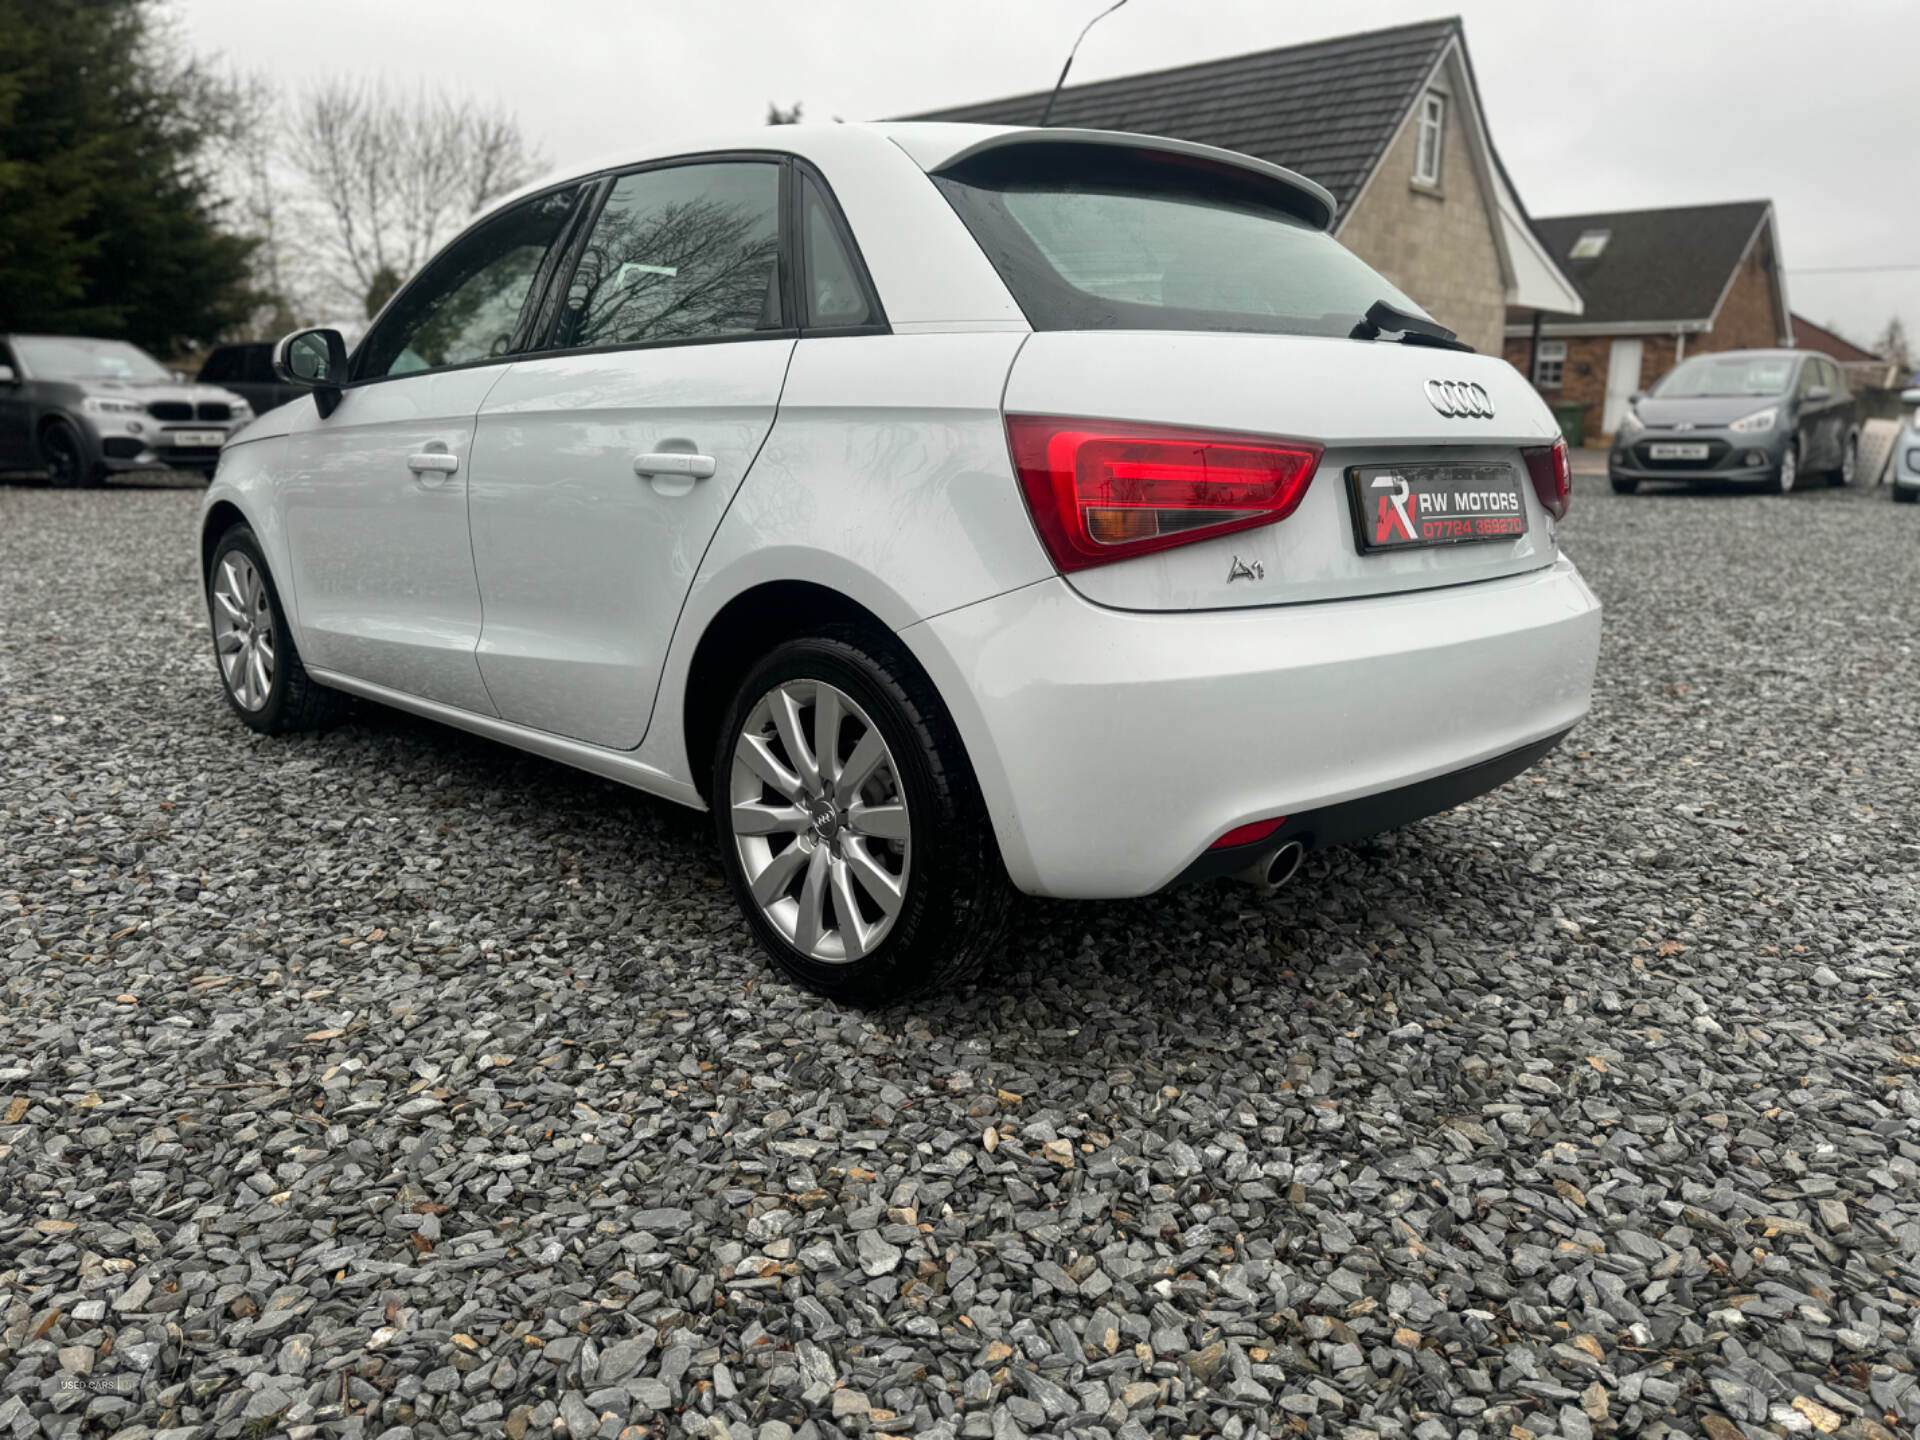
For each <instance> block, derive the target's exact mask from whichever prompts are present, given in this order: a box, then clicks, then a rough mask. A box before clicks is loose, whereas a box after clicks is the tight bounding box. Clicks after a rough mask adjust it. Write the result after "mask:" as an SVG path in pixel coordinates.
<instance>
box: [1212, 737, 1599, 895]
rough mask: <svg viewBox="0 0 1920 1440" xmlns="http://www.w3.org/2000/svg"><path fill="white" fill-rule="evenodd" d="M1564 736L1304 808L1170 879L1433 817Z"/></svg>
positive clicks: (1514, 771)
mask: <svg viewBox="0 0 1920 1440" xmlns="http://www.w3.org/2000/svg"><path fill="white" fill-rule="evenodd" d="M1566 738H1567V734H1566V731H1564V730H1563V731H1561V732H1560V733H1559V734H1558V735H1549V736H1548V737H1547V738H1546V739H1544V740H1536V741H1534V742H1533V743H1532V744H1531V745H1522V746H1521V747H1520V748H1519V749H1518V750H1509V751H1508V752H1507V753H1506V754H1504V755H1496V756H1494V757H1493V759H1491V760H1483V761H1481V762H1480V763H1479V764H1478V765H1469V766H1467V767H1466V769H1464V770H1455V771H1453V772H1452V773H1451V774H1447V775H1436V776H1434V777H1433V778H1432V779H1431V780H1418V781H1415V782H1414V783H1413V784H1411V785H1402V786H1401V787H1400V788H1399V789H1397V790H1383V791H1381V792H1380V793H1379V794H1378V795H1363V796H1361V797H1360V798H1359V799H1358V800H1343V801H1342V802H1341V803H1340V804H1338V805H1329V806H1327V807H1326V808H1325V809H1321V810H1309V811H1307V812H1306V813H1305V814H1304V815H1289V816H1288V817H1287V820H1286V823H1285V824H1284V825H1282V826H1281V827H1280V828H1279V829H1278V830H1276V831H1274V832H1273V833H1272V834H1271V835H1268V836H1266V837H1264V838H1262V839H1260V840H1256V841H1255V842H1254V843H1253V844H1251V845H1230V846H1226V847H1224V848H1222V849H1219V850H1207V851H1203V852H1202V853H1201V856H1200V858H1199V859H1198V860H1196V861H1194V862H1193V863H1192V864H1191V865H1189V866H1188V867H1187V868H1186V869H1185V870H1183V871H1182V872H1181V873H1180V878H1179V879H1178V880H1176V881H1175V882H1174V883H1175V884H1176V885H1186V884H1190V883H1193V882H1195V881H1200V880H1218V879H1220V878H1221V877H1223V876H1227V875H1238V874H1239V873H1240V872H1241V871H1243V870H1245V869H1247V868H1248V867H1249V866H1251V865H1253V864H1255V863H1256V862H1258V861H1260V860H1263V859H1264V858H1266V857H1267V856H1269V855H1271V854H1273V852H1274V851H1275V850H1277V849H1279V848H1280V847H1281V846H1282V845H1285V844H1287V843H1289V842H1293V843H1297V844H1298V845H1300V847H1301V848H1302V849H1305V850H1321V849H1324V848H1325V847H1327V846H1329V845H1345V844H1349V843H1351V842H1352V841H1355V840H1364V839H1366V837H1367V836H1369V835H1377V834H1379V833H1380V832H1381V831H1382V830H1397V829H1399V828H1400V827H1401V826H1402V825H1411V824H1412V823H1413V822H1414V821H1416V820H1423V819H1425V818H1426V817H1427V816H1429V815H1438V814H1439V813H1440V812H1441V811H1442V810H1451V809H1452V808H1453V807H1454V806H1456V805H1464V804H1466V802H1467V801H1469V800H1472V799H1474V798H1475V797H1477V796H1480V795H1484V794H1486V793H1487V792H1488V791H1489V790H1497V789H1498V788H1499V787H1500V786H1502V785H1504V784H1506V783H1507V781H1509V780H1511V779H1513V777H1514V776H1516V775H1518V774H1519V773H1520V772H1521V771H1523V770H1525V769H1526V768H1527V767H1528V766H1529V765H1531V764H1533V762H1534V761H1536V760H1538V759H1539V758H1540V757H1541V756H1542V755H1545V754H1547V753H1548V752H1550V751H1551V750H1553V749H1554V747H1555V746H1557V745H1558V744H1559V743H1560V742H1561V741H1562V740H1564V739H1566Z"/></svg>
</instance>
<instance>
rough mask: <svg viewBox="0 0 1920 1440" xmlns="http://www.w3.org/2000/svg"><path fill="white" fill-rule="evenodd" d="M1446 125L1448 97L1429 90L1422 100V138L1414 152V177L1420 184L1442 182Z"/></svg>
mask: <svg viewBox="0 0 1920 1440" xmlns="http://www.w3.org/2000/svg"><path fill="white" fill-rule="evenodd" d="M1446 125H1447V97H1446V96H1444V95H1442V94H1440V93H1439V92H1438V91H1434V90H1429V91H1428V92H1427V93H1426V94H1425V95H1424V96H1423V97H1422V98H1421V101H1420V139H1419V144H1418V146H1417V147H1416V148H1415V150H1414V154H1413V178H1414V180H1415V181H1416V182H1417V183H1418V184H1421V185H1438V184H1439V183H1440V141H1441V139H1442V138H1443V137H1444V136H1445V134H1446Z"/></svg>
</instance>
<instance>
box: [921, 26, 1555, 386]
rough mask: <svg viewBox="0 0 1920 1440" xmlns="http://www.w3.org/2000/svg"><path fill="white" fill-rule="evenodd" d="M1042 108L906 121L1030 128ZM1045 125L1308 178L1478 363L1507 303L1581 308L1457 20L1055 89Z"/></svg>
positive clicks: (1492, 349) (1042, 97)
mask: <svg viewBox="0 0 1920 1440" xmlns="http://www.w3.org/2000/svg"><path fill="white" fill-rule="evenodd" d="M1046 103H1047V94H1046V92H1045V91H1040V92H1037V93H1035V94H1032V95H1016V96H1012V97H1010V98H1008V99H1005V100H990V101H987V102H985V103H983V104H978V105H965V106H960V107H958V108H956V109H950V110H940V111H933V112H929V113H927V114H922V115H914V116H910V117H907V118H910V119H914V120H965V121H973V122H976V123H982V124H991V125H1037V124H1039V123H1040V118H1041V115H1042V114H1043V113H1044V111H1045V109H1046ZM1050 123H1052V124H1054V125H1059V126H1069V127H1077V128H1083V129H1092V130H1131V131H1136V132H1141V133H1145V134H1150V135H1171V136H1174V137H1177V138H1179V139H1182V140H1194V141H1198V142H1200V143H1202V144H1206V145H1218V146H1220V147H1222V148H1224V149H1228V150H1238V151H1240V152H1241V153H1243V154H1247V155H1253V156H1256V157H1258V158H1259V159H1262V160H1267V161H1271V162H1273V163H1274V164H1277V165H1284V166H1286V167H1287V168H1289V169H1291V170H1295V171H1298V172H1299V173H1300V174H1302V175H1305V176H1307V177H1308V178H1309V179H1311V180H1317V181H1318V182H1319V183H1320V184H1322V185H1324V186H1326V188H1327V189H1328V190H1329V191H1331V192H1332V194H1333V198H1334V200H1335V202H1336V203H1337V205H1338V207H1339V208H1338V211H1337V212H1336V216H1335V222H1334V234H1335V235H1336V236H1337V237H1338V238H1339V239H1340V241H1341V242H1342V243H1343V244H1345V245H1346V246H1347V247H1348V248H1349V249H1351V250H1353V251H1354V252H1355V253H1356V254H1358V255H1359V256H1360V257H1361V258H1362V259H1363V260H1365V261H1366V262H1367V263H1368V264H1370V265H1372V266H1373V267H1374V268H1375V269H1376V270H1378V271H1379V272H1380V273H1381V274H1383V275H1385V276H1386V277H1387V278H1388V279H1389V280H1391V281H1392V282H1393V283H1394V284H1395V285H1397V286H1399V287H1400V289H1401V290H1403V291H1405V292H1406V293H1407V294H1408V295H1411V296H1412V297H1413V298H1414V299H1415V300H1417V301H1419V302H1420V304H1422V305H1424V306H1425V307H1426V308H1427V310H1428V311H1429V312H1431V313H1432V314H1433V316H1434V317H1435V318H1436V319H1438V320H1439V321H1440V322H1441V324H1443V325H1446V326H1448V327H1449V328H1450V329H1452V330H1454V331H1457V332H1458V333H1459V335H1460V338H1461V339H1463V340H1465V341H1467V342H1468V343H1469V344H1471V345H1472V346H1473V347H1474V348H1475V349H1477V350H1481V351H1484V352H1486V353H1488V354H1495V355H1497V354H1499V353H1500V348H1501V339H1502V332H1503V329H1504V326H1505V322H1506V316H1507V314H1508V313H1509V310H1510V309H1511V308H1512V307H1516V306H1517V307H1522V308H1525V309H1527V310H1529V311H1531V310H1536V309H1537V310H1543V311H1550V312H1558V313H1563V314H1569V315H1577V314H1579V312H1580V309H1581V299H1580V294H1579V291H1578V290H1577V289H1576V288H1575V287H1574V285H1573V283H1572V282H1571V281H1570V280H1569V279H1568V277H1567V276H1566V274H1564V273H1563V272H1562V270H1561V269H1560V267H1558V266H1557V265H1556V264H1555V263H1554V260H1553V258H1552V257H1551V256H1550V255H1549V254H1548V252H1547V250H1546V248H1545V247H1544V246H1543V245H1542V244H1541V242H1540V241H1539V239H1538V238H1537V237H1536V236H1535V234H1534V231H1533V227H1532V225H1531V224H1530V222H1529V220H1528V217H1527V212H1526V210H1525V208H1524V207H1523V206H1522V205H1521V203H1520V199H1519V196H1518V195H1517V194H1516V193H1515V191H1514V188H1513V183H1512V181H1511V180H1510V179H1509V178H1508V176H1507V172H1506V169H1505V168H1504V167H1503V166H1502V165H1501V163H1500V156H1499V154H1498V152H1497V151H1496V150H1495V149H1494V147H1493V140H1492V137H1491V136H1490V135H1489V133H1488V130H1487V122H1486V117H1485V115H1484V113H1483V112H1482V110H1481V106H1480V92H1479V89H1478V87H1477V85H1476V84H1475V81H1474V77H1473V66H1472V64H1471V62H1470V61H1469V59H1468V56H1467V42H1466V34H1465V31H1464V29H1463V28H1462V26H1461V23H1460V21H1459V20H1458V19H1457V18H1455V19H1450V20H1432V21H1425V22H1422V23H1420V24H1416V25H1402V26H1398V27H1396V28H1394V29H1391V30H1376V31H1371V32H1369V33H1367V34H1363V35H1347V36H1342V37H1340V38H1338V39H1333V40H1319V41H1315V42H1313V43H1311V44H1307V45H1294V46H1289V47H1287V48H1285V49H1280V50H1262V51H1259V52H1257V53H1255V54H1252V55H1235V56H1231V57H1229V58H1227V59H1225V60H1209V61H1206V62H1203V63H1201V64H1198V65H1183V66H1180V67H1179V68H1177V69H1173V70H1157V71H1153V72H1151V73H1148V74H1144V75H1128V76H1124V77H1122V78H1120V79H1117V80H1102V81H1098V82H1096V83H1093V84H1088V85H1072V86H1068V87H1067V88H1065V89H1063V90H1062V91H1061V92H1060V96H1059V99H1058V100H1057V101H1056V102H1055V104H1054V108H1053V116H1052V120H1051V122H1050Z"/></svg>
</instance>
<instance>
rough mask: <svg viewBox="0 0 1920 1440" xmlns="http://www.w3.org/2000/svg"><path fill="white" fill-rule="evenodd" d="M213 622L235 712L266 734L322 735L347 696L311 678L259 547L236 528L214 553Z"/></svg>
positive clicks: (223, 680) (218, 662) (217, 659)
mask: <svg viewBox="0 0 1920 1440" xmlns="http://www.w3.org/2000/svg"><path fill="white" fill-rule="evenodd" d="M207 617H208V622H209V623H210V624H211V626H212V628H213V648H214V665H215V668H216V669H217V670H218V671H219V672H220V688H221V689H222V690H223V691H224V692H225V694H226V697H227V703H228V704H229V705H231V706H232V707H233V713H234V714H236V715H238V716H239V717H240V718H241V720H243V721H245V722H246V724H247V725H249V726H250V727H252V728H253V729H255V730H258V731H259V732H260V733H261V734H263V735H284V734H287V733H288V732H290V731H294V730H318V729H320V728H322V727H323V726H325V725H328V724H330V723H331V722H332V721H333V720H334V719H335V718H336V717H337V716H338V715H339V713H340V708H341V705H342V704H343V703H344V701H345V697H344V696H343V695H341V694H340V692H339V691H337V690H329V689H328V688H327V687H326V686H324V685H321V684H319V683H318V682H316V681H315V680H314V679H313V677H312V676H310V675H308V674H307V667H306V666H305V665H303V664H301V663H300V652H299V651H298V650H297V649H296V648H294V643H293V635H292V633H291V632H290V631H289V630H288V629H287V617H286V613H285V611H283V610H282V609H281V606H280V592H279V591H278V590H276V589H275V588H274V584H273V575H272V573H271V572H269V571H268V569H267V560H266V556H265V555H263V554H262V553H261V550H260V542H259V541H257V540H256V539H254V535H253V531H252V530H250V529H248V528H247V527H246V526H245V525H235V526H234V527H233V528H232V529H230V530H228V531H227V532H226V533H225V534H224V535H222V536H221V537H220V540H219V543H218V544H216V545H215V546H214V548H213V564H212V565H211V566H209V567H208V569H207Z"/></svg>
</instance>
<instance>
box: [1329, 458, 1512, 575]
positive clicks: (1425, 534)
mask: <svg viewBox="0 0 1920 1440" xmlns="http://www.w3.org/2000/svg"><path fill="white" fill-rule="evenodd" d="M1347 496H1348V499H1349V500H1350V501H1351V503H1352V507H1353V529H1354V540H1355V542H1356V543H1357V544H1358V546H1359V548H1360V553H1361V554H1363V555H1365V554H1368V553H1371V552H1377V551H1381V550H1410V549H1416V548H1419V547H1421V546H1427V545H1459V544H1464V543H1468V542H1472V541H1478V540H1512V539H1516V538H1518V537H1519V536H1521V535H1524V534H1526V532H1527V506H1526V501H1525V499H1524V498H1523V492H1522V491H1521V489H1520V474H1519V472H1518V471H1517V470H1516V469H1515V468H1514V467H1513V466H1511V465H1499V464H1487V465H1453V464H1447V465H1355V466H1353V467H1352V468H1350V469H1349V470H1348V471H1347Z"/></svg>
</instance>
